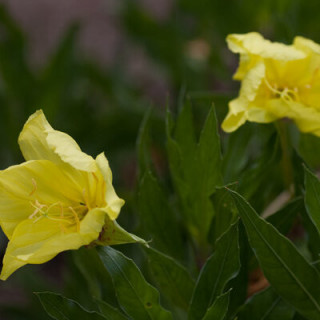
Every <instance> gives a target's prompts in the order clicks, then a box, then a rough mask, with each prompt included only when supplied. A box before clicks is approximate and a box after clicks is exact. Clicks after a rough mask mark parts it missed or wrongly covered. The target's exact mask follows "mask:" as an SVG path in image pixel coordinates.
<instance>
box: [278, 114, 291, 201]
mask: <svg viewBox="0 0 320 320" xmlns="http://www.w3.org/2000/svg"><path fill="white" fill-rule="evenodd" d="M275 126H276V129H277V131H278V135H279V138H280V145H281V150H282V159H281V166H282V172H283V180H284V184H285V187H286V189H288V190H289V192H290V193H291V196H292V197H293V196H294V194H295V187H294V174H293V166H292V162H291V150H292V147H291V143H290V140H289V138H288V128H287V125H286V123H285V121H283V120H279V121H277V122H276V123H275Z"/></svg>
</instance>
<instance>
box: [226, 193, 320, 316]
mask: <svg viewBox="0 0 320 320" xmlns="http://www.w3.org/2000/svg"><path fill="white" fill-rule="evenodd" d="M230 192H231V194H232V196H233V198H234V200H235V203H236V205H237V207H238V210H239V215H240V217H241V219H242V221H243V223H244V225H245V227H246V230H247V234H248V238H249V242H250V245H251V247H252V248H253V250H254V252H255V254H256V256H257V259H258V261H259V263H260V266H261V268H262V270H263V272H264V274H265V276H266V278H267V279H268V280H269V282H270V283H271V285H272V286H273V288H274V289H275V290H276V292H277V293H278V294H279V295H280V296H281V297H282V298H283V299H284V300H286V301H287V302H289V303H290V304H291V305H293V306H294V307H295V308H296V309H297V310H298V311H299V312H300V313H301V314H303V315H304V316H306V317H307V318H308V319H315V320H316V319H319V317H320V275H319V273H318V271H317V270H316V269H315V268H314V267H313V266H312V265H310V264H309V263H308V262H307V261H306V260H305V258H304V257H303V256H302V255H301V254H300V253H299V252H298V250H297V249H296V248H295V247H294V246H293V244H292V243H291V242H290V241H289V240H288V239H287V238H285V237H284V236H282V235H281V234H280V233H279V232H278V231H277V230H276V229H275V228H274V227H273V226H272V225H271V224H269V223H267V222H266V221H265V220H263V219H261V218H260V217H259V216H258V215H257V213H256V212H255V211H254V209H253V208H252V207H251V206H250V205H249V204H248V203H247V202H246V200H245V199H244V198H242V197H241V196H240V195H239V194H237V193H236V192H234V191H231V190H230Z"/></svg>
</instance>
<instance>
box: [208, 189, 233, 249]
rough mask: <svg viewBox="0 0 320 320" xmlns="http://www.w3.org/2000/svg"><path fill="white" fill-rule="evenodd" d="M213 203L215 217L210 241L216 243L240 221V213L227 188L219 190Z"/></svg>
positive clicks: (213, 196)
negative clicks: (237, 220)
mask: <svg viewBox="0 0 320 320" xmlns="http://www.w3.org/2000/svg"><path fill="white" fill-rule="evenodd" d="M230 187H231V186H230ZM211 201H212V204H213V207H214V211H215V216H214V219H213V221H212V224H211V230H210V239H212V241H211V243H214V242H215V241H216V240H217V239H218V238H220V237H221V235H222V234H223V233H225V232H226V231H227V230H228V229H229V227H230V225H231V224H232V223H234V222H235V220H236V219H238V211H237V208H236V206H235V205H234V203H233V201H232V197H231V195H230V193H229V192H228V190H227V189H226V188H217V190H216V192H215V193H214V194H213V195H212V196H211Z"/></svg>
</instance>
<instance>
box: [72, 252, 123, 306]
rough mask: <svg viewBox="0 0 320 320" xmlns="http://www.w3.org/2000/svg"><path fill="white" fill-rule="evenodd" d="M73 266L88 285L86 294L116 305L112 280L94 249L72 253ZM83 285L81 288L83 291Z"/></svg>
mask: <svg viewBox="0 0 320 320" xmlns="http://www.w3.org/2000/svg"><path fill="white" fill-rule="evenodd" d="M72 257H73V259H74V262H75V265H76V267H77V268H78V270H79V271H80V272H81V274H82V276H83V277H84V279H85V280H86V283H87V285H88V290H89V291H88V293H89V294H90V295H91V296H93V297H95V298H97V299H102V300H104V301H106V302H108V303H111V304H113V305H117V299H116V297H115V294H114V290H113V286H112V280H111V277H110V275H109V273H108V272H106V270H105V268H104V265H103V263H102V262H101V259H100V257H99V255H98V253H97V250H96V248H91V249H88V248H85V247H83V248H80V249H79V250H74V251H72ZM84 285H85V284H84V283H83V284H82V287H83V289H84Z"/></svg>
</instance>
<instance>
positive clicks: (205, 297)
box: [188, 223, 240, 320]
mask: <svg viewBox="0 0 320 320" xmlns="http://www.w3.org/2000/svg"><path fill="white" fill-rule="evenodd" d="M239 269H240V261H239V242H238V224H237V223H235V224H234V225H232V226H231V227H230V228H229V230H228V231H227V232H226V233H224V234H223V235H222V236H221V238H220V239H218V241H217V243H216V250H215V252H214V253H213V255H211V256H210V257H209V258H208V260H207V262H206V264H205V265H204V267H203V268H202V270H201V272H200V275H199V278H198V281H197V284H196V288H195V290H194V293H193V297H192V301H191V305H190V309H189V318H188V319H190V320H196V319H202V317H203V316H204V315H205V313H206V311H207V309H208V308H209V307H210V306H211V304H212V303H213V302H214V300H215V299H216V297H218V296H219V295H221V294H222V293H223V290H224V288H225V286H226V284H227V282H228V281H229V280H231V279H232V278H234V277H235V276H236V275H237V274H238V272H239Z"/></svg>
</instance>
